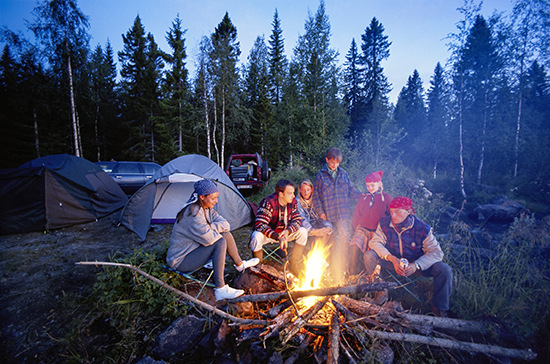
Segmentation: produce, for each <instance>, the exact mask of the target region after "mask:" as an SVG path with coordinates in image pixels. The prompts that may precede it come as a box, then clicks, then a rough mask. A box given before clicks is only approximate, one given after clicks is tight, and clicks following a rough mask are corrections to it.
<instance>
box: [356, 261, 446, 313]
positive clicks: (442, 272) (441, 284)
mask: <svg viewBox="0 0 550 364" xmlns="http://www.w3.org/2000/svg"><path fill="white" fill-rule="evenodd" d="M363 260H364V262H365V270H366V273H367V274H372V272H374V269H375V268H376V265H377V264H380V265H381V266H382V267H384V268H386V269H389V270H393V271H395V270H394V268H393V264H392V263H391V262H388V261H386V260H382V259H380V257H379V256H378V254H376V252H375V251H374V250H367V251H366V252H365V254H364V256H363ZM411 263H413V262H411ZM415 274H421V275H422V276H424V277H433V279H434V282H433V288H434V290H433V293H434V297H433V301H432V306H434V307H435V308H437V309H439V310H441V311H449V298H450V297H451V290H452V281H453V271H452V270H451V267H449V265H447V264H446V263H443V262H437V263H434V265H432V266H431V267H430V268H428V269H426V270H423V271H420V272H418V271H417V273H415Z"/></svg>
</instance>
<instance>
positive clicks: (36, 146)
mask: <svg viewBox="0 0 550 364" xmlns="http://www.w3.org/2000/svg"><path fill="white" fill-rule="evenodd" d="M32 119H33V125H34V152H35V153H36V158H40V142H39V139H38V117H37V116H36V108H34V107H33V109H32Z"/></svg>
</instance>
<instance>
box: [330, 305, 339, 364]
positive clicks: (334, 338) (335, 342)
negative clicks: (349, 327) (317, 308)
mask: <svg viewBox="0 0 550 364" xmlns="http://www.w3.org/2000/svg"><path fill="white" fill-rule="evenodd" d="M339 353H340V316H339V315H338V311H334V313H333V314H332V322H331V325H330V329H329V340H328V354H327V364H338V357H339Z"/></svg>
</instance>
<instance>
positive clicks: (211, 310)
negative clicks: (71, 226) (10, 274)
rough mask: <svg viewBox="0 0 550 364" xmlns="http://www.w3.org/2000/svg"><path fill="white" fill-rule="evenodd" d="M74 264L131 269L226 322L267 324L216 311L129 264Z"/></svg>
mask: <svg viewBox="0 0 550 364" xmlns="http://www.w3.org/2000/svg"><path fill="white" fill-rule="evenodd" d="M76 264H78V265H95V266H98V265H106V266H115V267H124V268H128V269H131V270H133V271H134V272H136V273H138V274H140V275H142V276H143V277H145V278H147V279H150V280H152V281H153V282H155V283H157V284H159V285H161V286H162V287H164V288H166V289H167V290H169V291H172V292H174V293H175V294H177V295H178V296H180V297H182V298H184V299H186V300H187V301H189V302H192V303H194V304H196V305H197V306H200V307H202V308H204V309H205V310H208V311H210V312H212V313H214V314H215V315H218V316H220V317H223V318H225V319H228V320H231V321H234V322H238V323H240V324H244V325H248V324H254V325H263V326H265V325H267V324H268V322H267V321H264V320H249V319H242V318H240V317H236V316H233V315H230V314H228V313H227V312H224V311H222V310H220V309H217V308H216V307H214V306H212V305H209V304H208V303H206V302H203V301H200V300H198V299H196V298H195V297H193V296H190V295H188V294H187V293H184V292H182V291H180V290H178V289H176V288H174V287H172V286H170V285H168V284H166V283H164V282H163V281H161V280H160V279H158V278H156V277H153V276H152V275H150V274H148V273H146V272H144V271H142V270H141V269H139V268H137V267H134V266H133V265H130V264H123V263H113V262H77V263H76Z"/></svg>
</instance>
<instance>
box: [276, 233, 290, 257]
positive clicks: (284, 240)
mask: <svg viewBox="0 0 550 364" xmlns="http://www.w3.org/2000/svg"><path fill="white" fill-rule="evenodd" d="M289 234H290V233H289V232H288V230H286V229H285V230H283V231H282V232H281V233H280V234H279V244H280V247H281V250H282V251H284V252H285V253H286V250H287V248H288V236H289Z"/></svg>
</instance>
